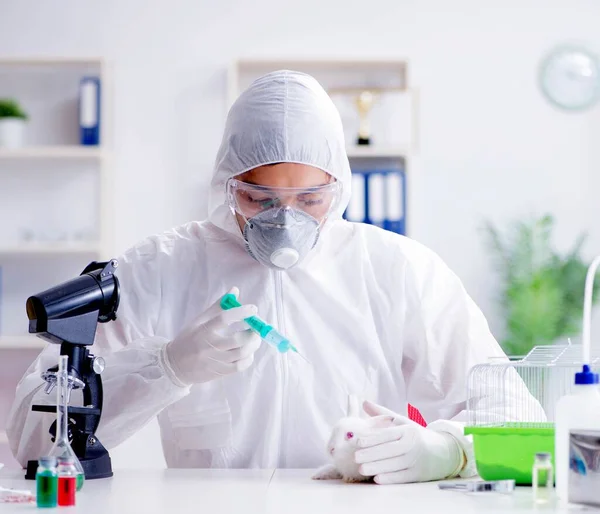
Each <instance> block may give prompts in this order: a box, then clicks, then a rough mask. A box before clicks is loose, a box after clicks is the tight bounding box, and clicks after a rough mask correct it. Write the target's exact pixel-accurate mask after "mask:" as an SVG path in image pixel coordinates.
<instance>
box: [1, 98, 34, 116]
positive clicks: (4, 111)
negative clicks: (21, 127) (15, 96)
mask: <svg viewBox="0 0 600 514" xmlns="http://www.w3.org/2000/svg"><path fill="white" fill-rule="evenodd" d="M2 118H18V119H21V120H27V119H28V116H27V114H26V113H25V111H23V109H22V108H21V106H20V105H19V104H18V103H17V101H16V100H12V99H9V98H0V119H2Z"/></svg>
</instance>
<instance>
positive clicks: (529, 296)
mask: <svg viewBox="0 0 600 514" xmlns="http://www.w3.org/2000/svg"><path fill="white" fill-rule="evenodd" d="M485 229H486V233H487V246H488V248H489V250H490V251H491V253H492V256H493V257H494V259H495V261H496V266H497V269H498V273H499V274H500V276H501V278H502V280H503V286H502V289H501V294H500V298H499V302H500V305H501V307H502V310H503V313H504V317H505V324H506V336H505V339H504V340H503V341H502V343H501V344H502V347H503V348H504V349H505V351H506V352H507V353H509V354H513V355H523V354H525V353H527V352H529V351H530V350H531V349H532V348H533V347H534V346H537V345H541V344H544V345H546V344H552V343H554V342H555V341H557V340H558V339H562V338H565V337H569V336H571V337H572V336H576V335H578V334H579V332H580V331H581V325H582V315H583V296H584V287H585V278H586V274H587V270H588V267H589V264H588V263H586V262H584V261H583V259H582V258H581V257H580V252H581V249H582V247H583V244H584V242H585V239H586V235H585V234H582V235H580V236H578V237H577V239H576V240H575V243H574V245H573V247H572V249H571V251H570V252H569V253H568V254H567V255H565V256H561V255H559V254H558V253H557V252H556V251H555V250H554V249H553V246H552V231H553V229H554V218H553V217H552V216H550V215H544V216H542V217H540V218H538V219H529V220H525V221H519V222H515V223H512V224H511V226H510V227H509V228H508V230H507V233H506V235H503V234H501V233H500V231H499V230H498V229H497V228H496V227H494V226H493V225H492V224H491V223H490V222H487V223H486V224H485ZM599 291H600V283H599V282H598V281H596V282H595V283H594V303H596V302H597V301H598V297H597V293H598V292H599Z"/></svg>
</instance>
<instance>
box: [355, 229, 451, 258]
mask: <svg viewBox="0 0 600 514" xmlns="http://www.w3.org/2000/svg"><path fill="white" fill-rule="evenodd" d="M352 225H354V227H353V229H354V231H355V232H356V235H357V236H358V237H359V238H361V239H362V240H364V242H365V244H366V245H367V247H368V249H369V250H370V251H372V252H379V251H388V252H389V253H390V254H391V255H393V257H394V258H395V259H397V260H401V261H404V262H407V263H409V264H412V263H423V262H430V261H431V262H432V263H433V262H439V261H441V258H440V256H439V255H438V254H437V253H436V252H434V251H433V250H432V249H431V248H429V247H428V246H426V245H425V244H423V243H421V242H419V241H417V240H415V239H411V238H410V237H407V236H405V235H402V234H397V233H395V232H391V231H389V230H384V229H383V228H380V227H377V226H375V225H368V224H366V223H352Z"/></svg>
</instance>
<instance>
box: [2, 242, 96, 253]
mask: <svg viewBox="0 0 600 514" xmlns="http://www.w3.org/2000/svg"><path fill="white" fill-rule="evenodd" d="M99 252H100V244H99V243H68V242H56V243H21V244H18V245H14V246H5V247H2V246H0V255H31V254H33V255H38V254H39V255H44V254H61V253H64V254H69V253H71V254H73V253H75V254H97V253H99Z"/></svg>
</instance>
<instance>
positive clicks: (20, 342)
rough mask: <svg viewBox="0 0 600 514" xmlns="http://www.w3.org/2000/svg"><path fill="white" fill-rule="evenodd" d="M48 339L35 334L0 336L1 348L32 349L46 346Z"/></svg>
mask: <svg viewBox="0 0 600 514" xmlns="http://www.w3.org/2000/svg"><path fill="white" fill-rule="evenodd" d="M47 344H48V343H46V341H44V340H43V339H40V338H39V337H36V336H34V335H21V336H0V350H31V349H42V348H45V347H46V345H47Z"/></svg>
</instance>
